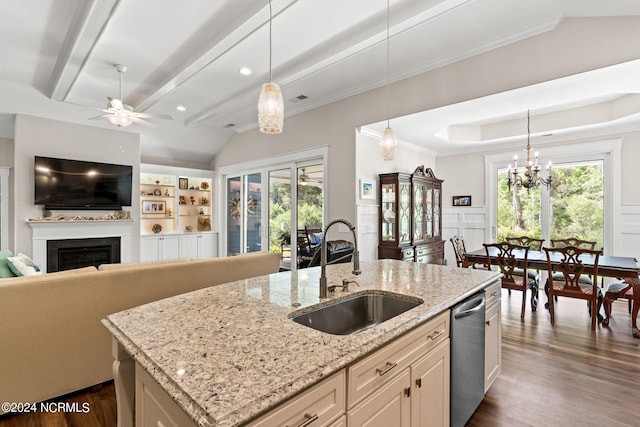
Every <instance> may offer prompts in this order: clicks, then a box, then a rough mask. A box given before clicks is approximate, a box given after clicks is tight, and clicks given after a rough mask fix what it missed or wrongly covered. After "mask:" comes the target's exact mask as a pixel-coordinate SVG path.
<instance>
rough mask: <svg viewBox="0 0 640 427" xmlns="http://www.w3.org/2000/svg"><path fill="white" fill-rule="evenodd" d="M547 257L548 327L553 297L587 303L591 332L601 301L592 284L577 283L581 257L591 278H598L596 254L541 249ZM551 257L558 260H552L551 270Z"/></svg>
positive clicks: (574, 249)
mask: <svg viewBox="0 0 640 427" xmlns="http://www.w3.org/2000/svg"><path fill="white" fill-rule="evenodd" d="M543 249H544V251H545V253H546V255H547V270H548V271H549V278H548V279H547V284H546V286H545V288H546V289H548V292H549V313H550V314H551V324H552V325H553V324H554V321H555V301H556V300H557V298H556V297H568V298H578V299H583V300H586V301H588V302H589V303H590V305H589V308H590V310H589V314H590V315H591V330H592V331H593V330H595V329H596V319H597V317H598V311H599V309H600V304H601V303H602V297H601V294H600V289H599V288H598V284H597V282H596V281H592V282H591V284H589V283H585V282H583V281H582V280H580V277H581V276H583V275H585V270H586V268H585V265H584V264H583V262H584V261H585V257H589V258H591V259H589V264H590V265H592V266H593V273H592V274H593V276H594V277H595V276H597V275H598V262H599V260H600V253H601V252H600V251H597V250H592V249H584V248H579V247H576V246H563V247H555V248H554V247H552V248H543ZM554 254H556V256H559V257H560V259H559V263H558V260H557V259H556V260H555V266H554V265H553V264H554V262H553V261H552V259H553V258H554Z"/></svg>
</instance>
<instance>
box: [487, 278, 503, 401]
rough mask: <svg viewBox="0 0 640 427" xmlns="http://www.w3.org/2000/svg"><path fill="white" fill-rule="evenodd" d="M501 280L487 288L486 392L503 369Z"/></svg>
mask: <svg viewBox="0 0 640 427" xmlns="http://www.w3.org/2000/svg"><path fill="white" fill-rule="evenodd" d="M501 290H502V286H501V284H500V281H497V282H495V283H494V284H492V285H489V286H487V288H486V289H485V301H486V311H485V329H484V345H485V347H484V348H485V350H484V375H485V377H484V392H485V393H486V392H487V390H489V387H491V385H492V384H493V382H494V381H495V380H496V378H497V377H498V375H499V374H500V371H501V369H502V324H501V309H500V306H501V296H502V295H501Z"/></svg>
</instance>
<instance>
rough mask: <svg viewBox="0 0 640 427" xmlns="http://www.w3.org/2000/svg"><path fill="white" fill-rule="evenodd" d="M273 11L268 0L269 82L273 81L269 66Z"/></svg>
mask: <svg viewBox="0 0 640 427" xmlns="http://www.w3.org/2000/svg"><path fill="white" fill-rule="evenodd" d="M272 14H273V11H272V10H271V0H269V83H273V71H272V68H271V50H272V44H271V21H272V19H273V15H272Z"/></svg>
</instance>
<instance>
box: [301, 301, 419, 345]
mask: <svg viewBox="0 0 640 427" xmlns="http://www.w3.org/2000/svg"><path fill="white" fill-rule="evenodd" d="M423 302H424V301H423V300H421V299H420V298H416V297H409V296H405V295H400V294H392V293H384V294H381V293H373V292H367V291H364V292H361V293H358V294H356V295H354V296H353V297H350V298H347V299H342V300H339V301H336V302H334V303H332V304H329V305H326V306H323V307H320V308H318V309H316V310H312V311H308V312H305V313H302V314H297V315H296V314H295V313H294V315H293V316H292V317H291V320H293V321H294V322H296V323H299V324H300V325H304V326H307V327H309V328H312V329H315V330H317V331H321V332H325V333H328V334H333V335H351V334H355V333H358V332H361V331H363V330H365V329H368V328H371V327H373V326H375V325H378V324H380V323H382V322H384V321H387V320H389V319H391V318H393V317H396V316H398V315H400V314H402V313H404V312H405V311H408V310H411V309H412V308H414V307H417V306H419V305H420V304H422V303H423Z"/></svg>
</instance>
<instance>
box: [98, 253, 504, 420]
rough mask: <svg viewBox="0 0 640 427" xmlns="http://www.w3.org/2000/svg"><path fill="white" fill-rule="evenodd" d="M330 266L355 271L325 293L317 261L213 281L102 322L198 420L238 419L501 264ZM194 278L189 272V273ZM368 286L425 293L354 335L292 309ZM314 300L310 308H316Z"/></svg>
mask: <svg viewBox="0 0 640 427" xmlns="http://www.w3.org/2000/svg"><path fill="white" fill-rule="evenodd" d="M351 269H352V265H351V264H338V265H332V266H328V267H327V278H328V284H329V285H334V284H341V282H342V279H343V278H348V279H349V280H356V281H357V283H358V284H359V285H360V286H359V287H357V286H355V285H350V291H349V292H348V293H345V292H341V291H340V290H338V291H336V292H335V293H334V294H329V298H327V299H324V300H320V299H319V297H318V295H319V290H318V288H319V286H318V280H319V277H320V268H319V267H314V268H309V269H304V270H298V271H297V272H282V273H275V274H271V275H268V276H261V277H256V278H252V279H246V280H241V281H237V282H232V283H227V284H224V285H218V286H213V287H210V288H206V289H201V290H198V291H194V292H190V293H187V294H182V295H178V296H175V297H171V298H167V299H164V300H160V301H156V302H153V303H150V304H145V305H142V306H139V307H136V308H132V309H130V310H125V311H122V312H119V313H115V314H111V315H109V316H107V318H105V319H104V320H103V323H104V325H105V326H106V327H107V329H109V331H110V332H111V333H112V334H113V336H114V337H115V338H116V339H117V340H118V341H119V342H120V343H121V344H122V346H123V347H124V348H125V349H126V350H127V352H128V353H129V354H130V355H131V356H132V358H133V359H134V360H135V361H136V362H138V363H139V364H140V365H141V366H142V367H143V368H144V369H145V370H146V371H147V372H148V373H149V374H150V375H151V376H152V377H153V378H154V379H155V380H156V381H157V382H158V383H159V384H160V385H161V386H162V387H163V388H164V389H165V390H166V391H167V393H168V394H169V395H170V396H171V397H172V398H173V399H174V400H175V401H176V402H177V403H178V405H180V406H181V407H182V408H183V409H184V410H185V412H186V413H187V414H189V415H190V416H191V418H192V419H193V420H194V421H195V422H196V423H197V424H198V425H202V426H222V427H227V426H239V425H243V424H244V423H245V422H247V421H249V420H251V419H253V418H255V417H256V416H258V415H260V414H262V413H264V412H266V411H268V410H269V409H271V408H273V407H275V406H277V405H278V404H279V403H282V402H283V401H285V400H287V399H289V398H290V397H292V396H294V395H295V394H297V393H298V392H300V391H302V390H304V389H305V388H307V387H309V386H311V385H313V384H314V383H317V382H318V381H320V380H322V379H324V378H326V377H328V376H329V375H331V374H332V373H334V372H336V371H338V370H340V369H342V368H344V367H346V366H348V365H349V364H351V363H352V362H354V361H355V360H357V359H359V358H360V357H362V356H364V355H365V354H367V353H369V352H371V351H372V350H375V349H376V348H378V347H380V346H382V345H384V344H385V343H387V342H388V341H390V340H392V339H394V338H396V337H398V336H400V335H402V334H403V333H405V332H407V331H408V330H410V329H412V328H414V327H415V326H417V325H419V324H422V323H425V322H426V321H427V320H429V319H430V318H432V317H434V316H435V315H437V314H439V313H441V312H442V311H444V310H446V309H448V308H450V307H451V306H453V305H455V304H456V303H457V302H458V301H461V300H463V299H464V298H466V297H467V296H469V295H472V294H473V293H475V292H477V291H478V290H480V289H482V288H484V287H486V286H487V285H488V284H489V283H491V282H493V281H494V280H496V279H497V278H498V277H499V273H496V272H491V271H486V270H473V269H462V268H457V267H446V266H439V265H431V264H420V263H412V262H403V261H395V260H378V261H366V262H361V269H362V274H361V275H359V276H353V275H352V274H351ZM185 280H188V278H185ZM364 290H377V291H379V292H394V293H400V294H404V295H409V296H414V297H419V298H421V299H423V300H424V303H423V304H421V305H419V306H418V307H415V308H413V309H411V310H409V311H407V312H405V313H403V314H401V315H399V316H397V317H394V318H392V319H390V320H387V321H386V322H383V323H381V324H379V325H377V326H375V327H372V328H370V329H367V330H365V331H362V332H360V333H358V334H354V335H346V336H338V335H330V334H326V333H323V332H319V331H316V330H313V329H311V328H308V327H306V326H303V325H299V324H297V323H295V322H293V321H292V320H290V319H289V318H290V317H291V313H293V312H296V313H297V312H302V311H305V309H306V310H307V311H308V310H310V308H309V307H310V306H315V307H318V304H327V303H330V302H332V300H335V299H344V298H346V297H349V296H352V295H354V294H357V293H359V292H362V291H364ZM315 307H314V308H315Z"/></svg>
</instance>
